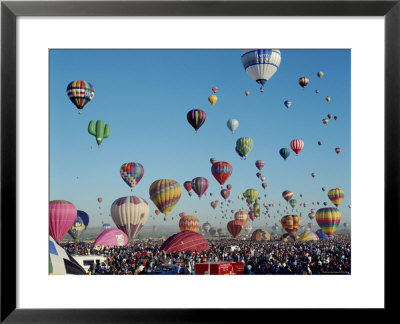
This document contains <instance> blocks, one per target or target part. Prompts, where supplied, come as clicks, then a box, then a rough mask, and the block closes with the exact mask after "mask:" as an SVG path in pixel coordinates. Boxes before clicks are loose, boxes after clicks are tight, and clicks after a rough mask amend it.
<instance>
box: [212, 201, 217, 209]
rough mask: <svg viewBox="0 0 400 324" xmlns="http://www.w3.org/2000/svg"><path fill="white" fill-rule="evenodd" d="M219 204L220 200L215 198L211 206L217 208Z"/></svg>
mask: <svg viewBox="0 0 400 324" xmlns="http://www.w3.org/2000/svg"><path fill="white" fill-rule="evenodd" d="M217 205H218V200H214V201H212V202H211V207H212V208H214V209H215V207H217Z"/></svg>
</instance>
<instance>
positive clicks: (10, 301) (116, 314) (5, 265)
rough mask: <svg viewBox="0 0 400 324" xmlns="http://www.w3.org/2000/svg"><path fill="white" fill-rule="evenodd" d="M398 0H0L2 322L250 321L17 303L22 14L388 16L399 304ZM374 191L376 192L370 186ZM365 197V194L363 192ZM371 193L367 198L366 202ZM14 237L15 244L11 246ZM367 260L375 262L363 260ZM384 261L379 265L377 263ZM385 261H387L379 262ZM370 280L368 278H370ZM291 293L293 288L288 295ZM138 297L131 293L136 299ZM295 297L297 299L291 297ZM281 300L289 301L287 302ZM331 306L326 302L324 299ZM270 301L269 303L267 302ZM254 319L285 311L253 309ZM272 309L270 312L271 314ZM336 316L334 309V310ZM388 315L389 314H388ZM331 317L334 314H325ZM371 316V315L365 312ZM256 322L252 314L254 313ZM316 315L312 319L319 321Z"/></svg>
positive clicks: (227, 312) (389, 215) (391, 298)
mask: <svg viewBox="0 0 400 324" xmlns="http://www.w3.org/2000/svg"><path fill="white" fill-rule="evenodd" d="M399 2H400V0H394V1H353V0H350V1H332V0H326V1H324V0H316V1H293V0H292V1H285V0H282V1H276V0H275V1H274V0H259V1H188V0H181V1H169V0H166V1H122V2H120V1H115V2H113V1H98V2H95V5H94V2H93V1H90V2H89V1H2V2H1V223H0V230H1V232H0V244H1V246H0V256H1V259H0V262H1V265H0V271H1V273H0V276H1V281H0V286H1V295H0V306H1V309H0V315H1V316H0V320H1V322H4V323H92V322H93V323H95V322H96V323H128V322H129V323H130V322H134V323H149V322H155V323H201V322H213V323H218V322H239V321H242V322H247V321H248V320H249V317H248V316H249V313H247V312H249V311H250V310H249V309H234V310H232V309H214V310H213V311H211V310H204V309H79V310H70V309H17V308H16V299H17V292H16V237H17V232H16V190H17V187H16V162H17V157H16V135H17V129H16V81H17V80H16V36H17V30H16V19H17V17H19V16H384V19H385V112H384V113H385V179H384V181H385V210H384V213H385V216H384V217H385V265H384V266H385V311H386V312H385V313H386V315H387V314H388V312H387V311H389V310H394V309H395V307H396V297H395V296H396V291H397V290H398V289H397V288H398V286H399V282H400V280H398V276H396V275H397V273H396V268H395V267H394V266H393V264H391V261H392V256H396V258H397V256H398V253H396V250H397V248H398V244H395V240H396V239H397V240H398V238H399V227H400V226H399V224H400V218H399V213H398V211H397V206H396V205H397V204H398V201H400V192H399V179H400V174H399V168H398V166H399V162H400V160H399V155H400V150H399V149H400V142H399V129H400V123H399V121H400V65H399V60H400V4H399ZM371 192H372V194H373V190H372V189H371ZM366 196H367V197H368V195H366ZM368 199H371V198H370V197H368V198H366V203H369V200H368ZM10 242H14V243H15V244H10ZM365 261H366V264H367V262H369V261H370V260H365ZM378 266H379V265H378ZM380 266H383V265H380ZM366 285H368V283H366ZM289 294H290V293H289ZM133 297H134V295H132V298H133ZM294 298H295V297H294ZM283 302H284V301H283ZM327 306H329V305H327ZM266 307H268V305H266ZM251 312H252V313H251V314H252V315H251V318H253V320H255V319H256V318H259V319H260V320H261V318H263V317H264V319H265V320H267V321H268V318H266V316H270V315H271V314H272V313H274V312H275V313H278V312H282V310H279V309H278V310H268V311H267V309H258V310H254V309H253V310H251ZM267 312H268V313H267ZM333 314H335V313H333ZM386 315H385V316H386ZM328 316H329V315H328ZM368 316H369V315H368ZM250 320H251V319H250ZM314 320H315V319H314Z"/></svg>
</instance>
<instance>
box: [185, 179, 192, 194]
mask: <svg viewBox="0 0 400 324" xmlns="http://www.w3.org/2000/svg"><path fill="white" fill-rule="evenodd" d="M183 187H184V188H185V189H186V191H187V192H190V190H192V181H185V182H184V183H183Z"/></svg>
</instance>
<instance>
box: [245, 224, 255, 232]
mask: <svg viewBox="0 0 400 324" xmlns="http://www.w3.org/2000/svg"><path fill="white" fill-rule="evenodd" d="M252 229H253V227H252V226H251V225H250V224H247V225H246V226H245V227H244V230H245V232H246V234H250V232H251V230H252Z"/></svg>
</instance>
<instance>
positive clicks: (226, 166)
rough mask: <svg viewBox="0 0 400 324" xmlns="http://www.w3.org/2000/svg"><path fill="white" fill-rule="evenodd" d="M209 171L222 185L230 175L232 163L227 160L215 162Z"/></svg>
mask: <svg viewBox="0 0 400 324" xmlns="http://www.w3.org/2000/svg"><path fill="white" fill-rule="evenodd" d="M211 173H212V175H213V176H214V178H215V179H216V180H217V181H218V183H219V184H220V185H223V184H224V183H225V182H226V181H227V180H228V179H229V177H230V176H231V175H232V165H230V163H228V162H222V161H221V162H215V163H214V164H213V165H212V166H211Z"/></svg>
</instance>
